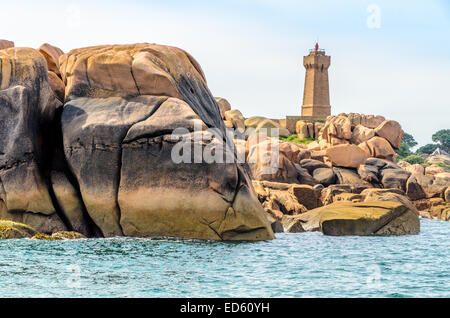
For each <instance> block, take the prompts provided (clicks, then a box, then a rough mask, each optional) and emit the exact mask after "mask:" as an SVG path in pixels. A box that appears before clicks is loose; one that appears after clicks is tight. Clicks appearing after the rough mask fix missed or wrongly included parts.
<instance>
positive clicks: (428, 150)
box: [416, 144, 439, 155]
mask: <svg viewBox="0 0 450 318" xmlns="http://www.w3.org/2000/svg"><path fill="white" fill-rule="evenodd" d="M438 147H439V145H437V144H428V145H425V146H422V147H420V148H419V149H417V151H416V153H417V154H427V155H430V154H432V153H433V151H435V150H436V149H437V148H438Z"/></svg>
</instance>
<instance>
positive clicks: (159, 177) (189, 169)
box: [0, 43, 274, 240]
mask: <svg viewBox="0 0 450 318" xmlns="http://www.w3.org/2000/svg"><path fill="white" fill-rule="evenodd" d="M41 52H42V54H40V53H39V52H38V51H36V50H33V49H20V48H10V49H7V50H2V51H0V58H1V59H2V60H4V61H5V63H2V65H11V64H13V65H15V73H13V72H10V71H9V72H8V69H6V70H5V69H4V68H3V69H2V72H1V80H0V83H1V85H2V86H1V88H0V97H3V98H0V112H1V115H2V118H6V119H7V120H6V121H2V124H0V134H1V137H2V140H1V141H0V217H1V218H5V219H11V220H14V221H19V222H22V223H26V224H30V225H32V226H33V227H34V228H35V229H36V230H37V231H38V232H42V233H54V232H59V231H73V230H76V231H79V232H81V233H82V234H83V235H85V236H87V237H93V236H105V237H111V236H122V235H127V236H138V237H161V236H164V237H181V238H193V239H206V240H267V239H273V238H274V235H273V231H272V229H271V226H270V223H269V222H268V220H267V217H266V215H265V212H264V210H263V208H262V206H261V205H260V203H259V202H258V200H257V197H256V194H255V193H254V190H253V187H252V185H251V181H250V179H249V177H248V176H247V172H246V171H245V170H244V169H242V167H241V166H240V165H239V164H237V163H208V162H206V161H201V162H199V163H196V162H195V163H194V159H195V158H194V156H195V153H194V154H192V156H191V158H189V160H190V162H189V160H188V162H185V163H176V162H174V161H173V160H172V157H171V154H172V150H173V148H174V147H175V145H176V144H177V143H178V142H179V141H183V140H187V147H186V148H183V149H187V148H190V149H195V148H196V147H200V149H201V150H202V152H203V151H205V149H210V151H211V149H212V152H214V151H216V150H218V149H226V147H227V145H226V143H225V142H224V139H223V136H224V132H225V126H224V124H223V122H222V118H221V117H222V116H221V113H220V109H219V106H218V104H217V101H216V100H215V99H214V97H213V96H212V94H211V93H210V91H209V89H208V87H207V84H206V79H205V76H204V74H203V71H202V70H201V68H200V66H199V64H198V63H197V62H196V61H195V60H194V59H193V58H192V56H190V55H189V54H188V53H186V52H185V51H183V50H181V49H178V48H174V47H169V46H163V45H156V44H145V43H144V44H135V45H112V46H98V47H91V48H83V49H77V50H72V51H71V52H69V53H67V54H63V55H61V56H60V58H59V59H58V61H56V58H55V56H59V55H60V53H62V52H60V50H58V49H56V48H54V47H51V46H49V45H45V46H43V47H41ZM44 57H45V58H44ZM45 59H47V63H46V60H45ZM49 61H50V62H51V63H50V62H49ZM59 63H61V65H60V67H59V72H57V71H58V68H57V66H58V64H59ZM49 72H52V73H49ZM49 74H52V75H51V76H50V77H51V80H52V85H50V84H49ZM59 75H60V76H61V77H59ZM55 76H56V77H55ZM59 79H61V81H60V82H59ZM62 86H64V88H65V90H64V91H65V95H64V98H62V96H61V93H62ZM26 96H28V97H29V98H28V99H26V98H25V97H26ZM62 102H64V105H63V104H62ZM8 123H11V125H9V124H8ZM24 123H31V126H30V125H25V124H24ZM195 124H199V125H200V127H201V128H202V129H203V131H200V135H202V137H203V138H202V140H201V142H196V141H195V138H193V137H194V134H199V132H195V133H194V132H193V129H194V126H195ZM17 127H18V128H17ZM208 127H210V128H217V130H218V131H219V132H221V133H222V137H217V136H211V134H210V133H209V132H207V131H205V129H206V128H208ZM175 128H184V129H185V131H184V133H183V134H181V135H179V139H173V138H172V137H173V136H171V134H172V130H173V129H175ZM185 146H186V145H185ZM14 231H15V230H14ZM14 233H15V232H14Z"/></svg>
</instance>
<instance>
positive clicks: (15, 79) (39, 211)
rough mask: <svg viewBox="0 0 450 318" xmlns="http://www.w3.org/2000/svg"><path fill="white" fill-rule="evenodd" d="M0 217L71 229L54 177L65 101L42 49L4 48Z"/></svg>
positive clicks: (1, 54)
mask: <svg viewBox="0 0 450 318" xmlns="http://www.w3.org/2000/svg"><path fill="white" fill-rule="evenodd" d="M0 65H1V70H0V117H1V118H2V120H1V121H0V199H1V201H2V202H3V203H2V207H1V208H0V218H2V219H9V220H13V221H16V222H21V223H26V224H28V225H31V226H32V227H34V228H35V229H36V230H38V231H40V232H54V231H57V230H66V229H67V226H68V223H67V220H66V219H65V216H64V215H62V214H61V213H59V212H60V211H59V210H58V208H57V207H55V198H54V192H53V189H52V187H51V185H50V181H49V178H48V176H49V171H50V168H51V167H50V166H51V161H52V158H51V155H52V153H53V149H52V147H53V142H54V135H55V134H54V132H53V131H52V130H51V129H52V127H53V124H54V121H55V118H56V113H57V111H58V109H60V108H61V106H62V104H61V102H60V101H59V100H58V99H57V98H56V96H55V95H54V93H53V91H52V90H51V88H50V85H49V83H48V74H47V66H46V61H45V59H44V57H43V56H42V55H41V54H39V53H38V51H36V50H33V49H28V48H8V49H5V50H2V51H0Z"/></svg>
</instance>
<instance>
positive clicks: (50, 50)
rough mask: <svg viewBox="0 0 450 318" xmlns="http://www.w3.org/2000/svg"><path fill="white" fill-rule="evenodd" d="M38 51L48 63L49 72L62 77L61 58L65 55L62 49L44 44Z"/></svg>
mask: <svg viewBox="0 0 450 318" xmlns="http://www.w3.org/2000/svg"><path fill="white" fill-rule="evenodd" d="M38 51H39V53H41V54H42V55H43V56H44V58H45V60H46V61H47V68H48V70H49V71H50V72H53V73H55V74H56V75H58V76H60V75H61V73H60V71H59V66H60V65H59V58H60V57H61V55H63V54H64V52H63V51H62V50H61V49H60V48H58V47H56V46H53V45H50V44H48V43H44V44H42V45H41V46H40V47H39V49H38Z"/></svg>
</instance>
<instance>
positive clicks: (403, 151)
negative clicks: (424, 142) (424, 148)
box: [395, 141, 411, 160]
mask: <svg viewBox="0 0 450 318" xmlns="http://www.w3.org/2000/svg"><path fill="white" fill-rule="evenodd" d="M395 152H396V153H397V155H398V156H399V159H400V160H401V159H402V158H404V157H407V156H409V155H410V154H411V150H409V146H408V144H407V143H406V142H404V141H403V142H402V145H401V146H400V149H397V150H396V151H395Z"/></svg>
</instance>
